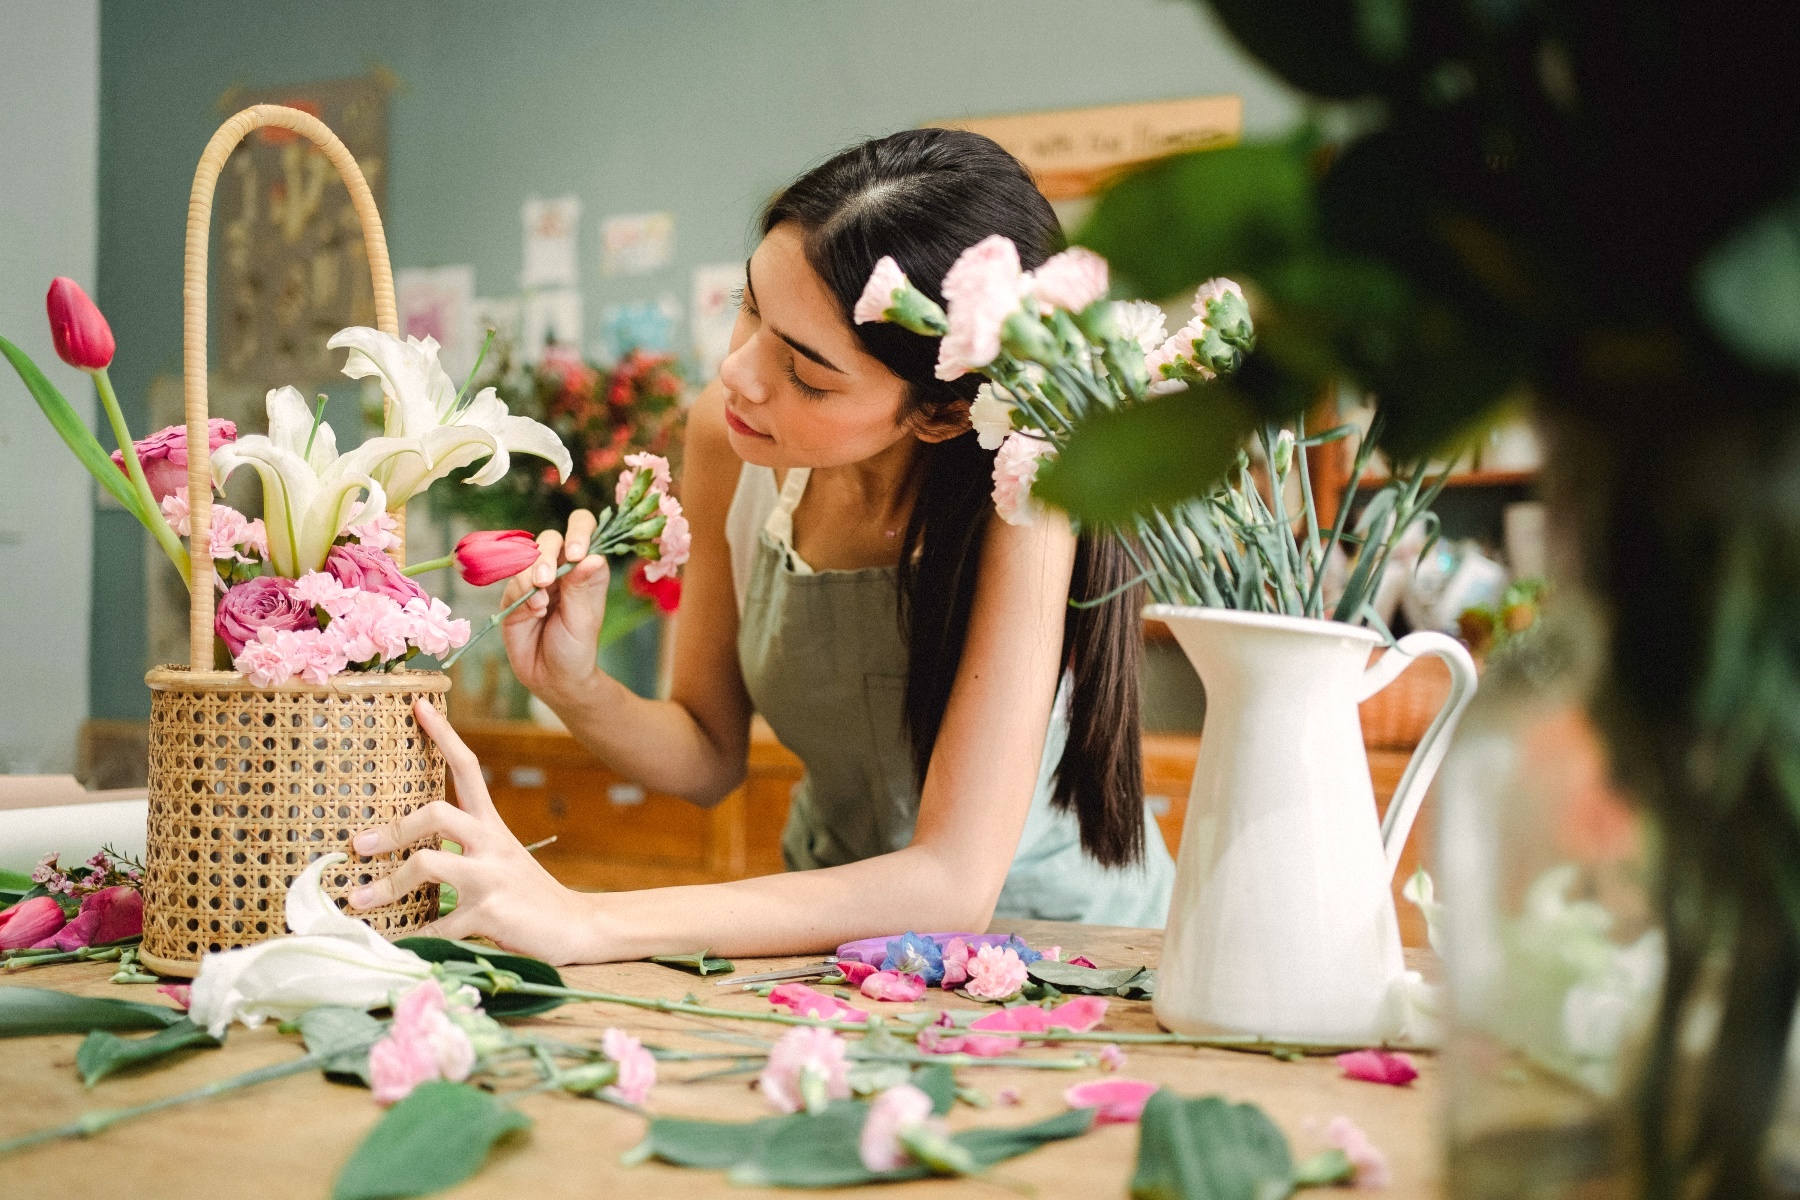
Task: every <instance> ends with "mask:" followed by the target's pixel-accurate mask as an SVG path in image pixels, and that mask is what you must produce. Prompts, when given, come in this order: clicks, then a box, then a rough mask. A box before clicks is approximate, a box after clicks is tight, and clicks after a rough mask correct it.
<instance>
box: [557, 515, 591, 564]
mask: <svg viewBox="0 0 1800 1200" xmlns="http://www.w3.org/2000/svg"><path fill="white" fill-rule="evenodd" d="M598 527H599V522H598V521H596V520H594V514H593V513H591V512H589V511H588V510H587V509H585V508H578V509H576V510H575V511H574V512H573V513H571V514H569V532H568V533H567V535H565V536H564V538H563V555H562V556H563V561H564V562H580V561H581V560H582V559H584V558H586V557H587V552H588V543H589V542H590V541H591V540H593V536H594V530H595V529H597V528H598Z"/></svg>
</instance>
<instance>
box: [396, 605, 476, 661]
mask: <svg viewBox="0 0 1800 1200" xmlns="http://www.w3.org/2000/svg"><path fill="white" fill-rule="evenodd" d="M402 611H403V612H405V613H406V615H407V616H409V617H411V618H412V629H411V630H410V631H409V633H408V634H407V640H408V641H410V642H412V643H413V644H414V645H416V646H417V647H418V648H419V649H421V650H423V651H424V652H425V653H427V654H429V655H432V656H433V657H435V658H442V657H444V655H445V654H447V653H449V651H450V649H451V648H452V647H454V646H461V645H464V644H465V643H467V642H468V640H469V623H468V622H467V621H464V620H461V619H455V618H452V617H451V616H450V606H449V605H448V604H445V603H444V602H443V601H442V600H439V599H438V598H437V597H436V596H432V597H430V599H429V602H427V601H425V600H408V601H407V602H406V607H405V609H403V610H402Z"/></svg>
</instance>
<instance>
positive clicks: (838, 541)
mask: <svg viewBox="0 0 1800 1200" xmlns="http://www.w3.org/2000/svg"><path fill="white" fill-rule="evenodd" d="M919 450H920V443H919V441H918V439H917V438H911V437H906V438H901V439H900V440H899V441H897V442H895V443H894V444H893V445H892V446H889V447H888V448H887V449H885V450H883V451H881V453H879V454H876V455H873V456H871V457H869V458H865V459H863V460H862V461H861V462H854V463H847V464H845V465H844V466H841V467H817V468H814V470H813V471H812V474H811V476H810V477H809V478H808V479H807V483H806V494H805V495H804V496H802V497H801V499H800V507H799V508H798V510H796V512H795V513H794V552H795V553H796V554H798V555H799V556H800V557H801V558H802V559H803V560H805V561H806V562H807V563H808V564H809V565H810V566H812V567H813V569H815V570H821V571H826V570H855V569H858V568H862V567H891V566H894V565H896V564H897V563H899V561H900V543H901V541H902V540H903V538H902V536H901V535H903V534H904V533H905V532H906V522H907V520H908V519H909V518H910V517H911V516H912V506H913V498H914V494H915V492H916V491H917V482H916V477H915V471H914V467H915V464H916V460H917V457H918V454H919Z"/></svg>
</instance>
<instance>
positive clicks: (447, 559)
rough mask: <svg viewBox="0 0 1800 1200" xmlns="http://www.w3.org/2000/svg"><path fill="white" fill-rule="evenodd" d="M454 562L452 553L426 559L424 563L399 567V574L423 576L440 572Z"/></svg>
mask: <svg viewBox="0 0 1800 1200" xmlns="http://www.w3.org/2000/svg"><path fill="white" fill-rule="evenodd" d="M455 561H456V555H455V554H454V553H451V554H446V555H444V557H442V558H428V559H426V560H425V561H424V562H416V563H413V564H411V565H410V566H405V567H401V568H400V573H401V574H402V575H405V576H408V577H411V576H414V575H423V574H425V572H427V571H441V570H443V569H444V568H445V567H447V566H450V565H451V564H452V563H454V562H455Z"/></svg>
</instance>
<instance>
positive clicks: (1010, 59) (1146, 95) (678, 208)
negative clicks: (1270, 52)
mask: <svg viewBox="0 0 1800 1200" xmlns="http://www.w3.org/2000/svg"><path fill="white" fill-rule="evenodd" d="M375 65H380V66H384V67H386V68H388V69H390V70H392V71H393V72H395V74H397V75H398V76H399V78H400V81H401V88H400V90H399V91H398V92H397V93H396V95H395V96H394V98H393V102H392V110H391V119H392V142H391V148H392V164H391V173H390V176H389V184H388V189H389V190H388V212H387V214H386V216H387V226H388V231H389V237H390V239H391V243H392V248H393V251H394V261H395V264H396V265H397V266H435V265H441V264H450V263H472V264H474V266H475V268H476V280H477V290H478V291H479V292H480V293H481V294H483V295H506V294H509V293H511V292H512V291H514V290H515V286H516V283H517V279H518V272H519V266H520V231H519V202H520V201H521V199H523V198H524V197H525V196H526V195H527V194H529V193H536V194H538V195H542V196H560V195H568V194H574V195H579V196H580V197H581V199H582V204H583V213H582V230H581V270H582V273H583V277H582V288H583V291H584V292H585V294H586V303H587V316H588V326H589V333H590V335H592V334H593V333H594V332H595V329H596V321H595V316H596V314H597V312H598V310H599V308H600V306H601V305H602V304H605V303H607V302H609V301H613V300H634V299H647V298H653V297H655V296H657V295H660V294H662V293H664V292H669V293H673V294H674V295H675V296H676V297H677V298H678V299H679V300H680V301H681V303H682V305H683V308H684V311H685V308H686V304H687V300H688V291H689V273H690V271H691V270H692V268H693V266H694V265H696V264H699V263H707V262H720V261H730V260H734V259H738V258H741V257H743V255H744V254H745V252H746V250H747V249H748V244H749V236H750V230H751V227H752V221H753V218H754V215H755V213H756V211H757V209H758V207H759V206H760V204H761V203H762V202H763V201H764V200H766V199H767V198H768V196H769V195H770V193H771V192H772V191H774V190H775V189H776V188H778V187H779V186H780V185H781V184H782V183H783V182H785V181H786V180H788V179H789V178H791V177H793V176H794V175H796V174H798V173H799V172H800V171H801V170H802V169H803V168H805V167H806V166H808V165H809V164H812V163H815V162H817V161H819V160H820V159H822V158H824V157H826V156H828V155H829V154H831V153H832V152H833V151H835V150H837V149H839V148H841V147H843V146H845V145H848V144H850V143H852V142H855V141H857V140H859V139H862V138H865V137H869V136H872V135H876V134H881V133H886V132H890V131H892V130H895V129H899V128H905V127H908V126H913V125H918V124H921V123H924V122H926V121H930V120H935V119H942V118H947V117H955V116H964V115H980V114H990V113H1002V112H1015V111H1026V110H1033V109H1042V108H1061V107H1071V106H1077V105H1087V104H1107V103H1119V102H1125V101H1136V100H1156V99H1167V98H1173V97H1179V96H1191V95H1204V94H1209V93H1214V92H1235V93H1238V94H1239V95H1241V96H1243V97H1244V101H1245V125H1246V128H1247V130H1249V131H1251V132H1270V131H1275V130H1279V129H1283V128H1286V127H1287V126H1289V125H1290V124H1291V123H1292V122H1293V120H1294V119H1295V117H1296V115H1297V111H1298V110H1297V107H1296V102H1295V101H1294V99H1293V98H1292V96H1291V95H1290V94H1289V93H1287V92H1285V91H1284V90H1282V89H1281V88H1280V86H1279V85H1278V84H1276V83H1275V82H1274V81H1273V80H1272V79H1271V78H1270V77H1269V76H1268V75H1266V74H1265V73H1264V72H1262V71H1261V70H1260V69H1259V68H1257V67H1255V66H1254V65H1252V64H1251V63H1249V62H1248V61H1247V60H1246V59H1245V58H1244V57H1243V56H1242V55H1241V54H1240V53H1239V52H1238V51H1237V50H1236V49H1235V47H1233V46H1232V45H1230V44H1229V43H1228V42H1227V41H1226V39H1225V38H1224V36H1223V35H1222V34H1221V33H1220V32H1219V31H1218V29H1217V27H1216V25H1214V24H1213V23H1212V21H1211V18H1210V16H1209V15H1208V14H1207V13H1206V12H1204V11H1203V10H1202V9H1201V8H1199V7H1198V6H1197V5H1194V4H1189V3H1182V2H1178V0H1102V2H1087V0H913V2H910V3H900V2H893V3H871V2H860V0H859V2H856V3H851V2H849V0H837V2H828V0H754V2H752V0H745V2H743V3H727V2H724V0H687V2H677V0H657V2H649V0H638V2H627V0H514V2H513V3H510V4H498V3H493V2H491V0H488V2H480V0H437V2H428V0H385V2H378V0H311V2H308V3H298V2H293V0H264V2H262V3H255V4H249V3H241V2H238V3H233V2H227V0H103V5H102V9H101V67H102V71H101V137H100V145H101V169H100V246H99V256H100V271H99V300H100V302H101V304H102V305H103V306H104V308H105V309H106V311H107V314H108V316H109V317H110V319H111V321H112V324H113V328H114V330H115V332H116V334H117V336H118V340H119V346H120V355H119V362H118V365H117V367H116V368H115V369H114V372H113V375H114V379H115V380H116V382H117V384H118V387H119V391H120V394H121V396H122V398H123V399H124V400H125V403H126V405H127V406H128V409H130V408H131V407H133V406H135V408H136V412H135V413H133V414H132V421H133V427H134V428H141V426H142V423H143V418H142V411H143V405H144V397H145V392H146V388H147V387H148V385H149V381H150V379H151V377H152V376H153V375H154V374H155V373H157V372H159V371H160V372H171V373H173V372H175V371H178V370H179V366H180V351H181V320H180V312H179V308H178V304H179V297H180V289H181V240H182V223H183V219H184V215H185V211H186V205H187V191H188V185H189V181H190V179H191V173H192V171H193V165H194V161H195V159H196V158H197V157H198V155H199V153H200V150H201V148H202V146H204V144H205V142H206V139H207V138H208V136H210V134H211V133H212V131H213V129H214V127H215V126H216V124H217V122H218V121H219V120H220V114H219V112H218V111H217V108H216V104H217V101H218V98H219V95H220V94H221V93H222V92H223V91H225V89H226V88H228V87H229V86H231V85H232V84H234V83H241V84H244V85H247V86H250V87H264V86H272V85H279V84H284V83H298V82H305V81H309V80H317V79H327V78H334V77H339V76H346V75H357V74H362V73H364V72H365V71H367V70H368V69H369V68H370V67H371V66H375ZM654 210H667V211H671V212H673V213H674V214H675V216H676V262H675V264H674V265H673V267H672V268H671V269H669V270H668V271H665V272H662V273H659V274H658V275H654V276H649V277H640V278H635V279H626V280H618V279H607V280H603V279H601V277H600V276H599V267H598V260H599V246H598V223H599V220H600V218H601V217H603V216H605V215H607V214H610V213H628V212H645V211H654ZM143 553H144V538H143V536H142V535H141V534H140V533H139V532H138V530H137V529H136V527H135V526H134V525H133V523H132V522H131V520H130V518H129V517H127V516H125V514H123V513H121V512H118V511H108V510H101V511H97V512H96V513H95V530H94V559H95V588H94V597H93V616H92V628H93V638H92V646H91V658H90V685H91V697H92V699H91V704H92V711H93V715H95V716H102V717H141V716H143V715H145V714H146V713H147V712H148V709H149V698H148V693H147V692H146V690H145V688H144V685H143V672H144V669H145V666H146V664H145V662H144V658H145V653H146V651H145V635H144V622H143V618H142V613H143V606H144V587H143V570H142V561H143Z"/></svg>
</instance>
